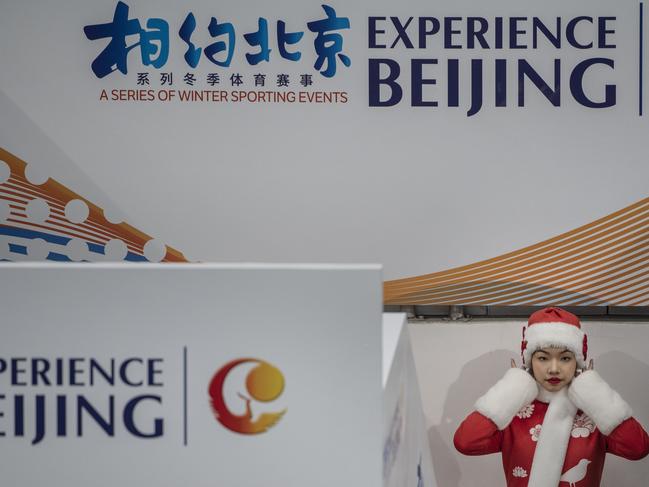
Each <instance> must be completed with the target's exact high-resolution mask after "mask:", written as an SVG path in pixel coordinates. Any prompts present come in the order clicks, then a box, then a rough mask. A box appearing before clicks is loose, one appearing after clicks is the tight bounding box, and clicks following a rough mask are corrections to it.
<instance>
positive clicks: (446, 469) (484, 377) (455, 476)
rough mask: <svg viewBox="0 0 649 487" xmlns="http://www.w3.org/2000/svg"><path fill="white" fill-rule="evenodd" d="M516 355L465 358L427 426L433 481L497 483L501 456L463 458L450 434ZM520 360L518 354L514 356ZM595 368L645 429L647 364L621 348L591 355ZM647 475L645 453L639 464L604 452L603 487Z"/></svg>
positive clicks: (447, 485)
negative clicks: (438, 411)
mask: <svg viewBox="0 0 649 487" xmlns="http://www.w3.org/2000/svg"><path fill="white" fill-rule="evenodd" d="M512 358H514V357H513V356H512V353H511V352H510V351H508V350H496V351H494V352H490V353H487V354H484V355H482V356H480V357H478V358H476V359H475V360H472V361H470V362H468V363H467V364H466V365H465V366H464V367H463V368H462V370H461V372H460V376H459V378H458V380H456V381H455V382H454V383H453V384H451V386H450V387H449V389H448V394H447V396H446V401H445V402H444V409H443V414H442V419H441V422H440V424H437V425H434V426H432V427H431V428H429V429H428V439H429V441H430V446H431V451H432V457H433V458H432V461H433V466H434V468H435V478H436V480H437V484H438V485H440V486H444V487H475V486H476V485H484V486H487V487H500V486H502V485H503V484H504V474H503V471H502V463H501V457H500V454H492V455H484V456H476V457H467V456H464V455H462V454H460V453H459V452H457V451H456V450H455V447H454V446H453V435H454V434H455V430H456V429H457V427H458V426H459V425H460V423H461V422H462V421H463V420H464V418H465V417H466V416H467V415H468V414H469V413H470V412H471V411H473V404H474V403H475V401H476V400H477V399H478V398H479V397H480V396H481V395H482V394H484V393H485V392H486V391H487V389H489V387H491V386H492V385H493V384H495V383H496V381H498V379H500V378H501V377H502V376H503V374H504V373H505V372H506V371H507V369H508V367H509V362H510V360H511V359H512ZM516 359H517V363H520V359H519V357H516ZM595 368H596V369H597V370H598V372H599V373H600V374H601V375H602V377H603V378H604V380H606V381H607V382H608V383H609V384H610V385H611V386H612V387H613V388H614V389H616V390H617V391H618V392H619V393H620V395H621V396H622V397H623V398H624V399H625V400H626V401H627V402H628V403H629V404H630V405H631V408H632V409H633V411H634V416H635V417H636V419H637V420H638V421H640V423H641V424H642V425H643V426H644V427H645V429H647V427H649V365H647V364H646V363H643V362H640V361H639V360H636V359H634V358H633V357H631V356H630V355H627V354H625V353H622V352H609V353H605V354H603V355H601V356H598V357H596V358H595ZM647 478H649V457H648V458H645V459H644V460H641V461H639V462H631V461H629V460H626V459H623V458H619V457H616V456H614V455H608V456H607V459H606V465H605V467H604V476H603V478H602V485H616V486H617V487H638V486H639V485H646V479H647Z"/></svg>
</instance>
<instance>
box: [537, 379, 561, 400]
mask: <svg viewBox="0 0 649 487" xmlns="http://www.w3.org/2000/svg"><path fill="white" fill-rule="evenodd" d="M537 387H538V388H539V393H538V394H537V396H536V399H537V400H539V401H541V402H544V403H546V404H548V403H550V402H551V401H552V399H553V398H554V396H556V395H557V393H558V392H559V391H556V392H552V391H548V390H547V389H544V388H543V386H541V384H538V383H537Z"/></svg>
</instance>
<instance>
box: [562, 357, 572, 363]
mask: <svg viewBox="0 0 649 487" xmlns="http://www.w3.org/2000/svg"><path fill="white" fill-rule="evenodd" d="M561 360H563V361H564V362H570V361H571V360H572V357H561Z"/></svg>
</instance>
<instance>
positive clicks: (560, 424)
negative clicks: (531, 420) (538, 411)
mask: <svg viewBox="0 0 649 487" xmlns="http://www.w3.org/2000/svg"><path fill="white" fill-rule="evenodd" d="M537 399H538V400H539V401H543V402H548V403H549V406H548V410H547V411H546V413H545V417H544V418H543V425H542V426H541V434H540V436H539V441H538V443H537V445H536V450H534V459H533V460H532V471H531V472H530V481H529V483H528V484H527V485H528V487H557V485H559V478H560V477H561V471H562V469H563V463H564V461H565V458H566V450H567V449H568V441H569V440H570V432H571V431H572V422H573V419H574V417H575V414H576V413H577V407H576V406H575V405H574V404H573V403H572V402H571V401H570V399H569V398H568V388H567V387H564V388H563V389H561V390H560V391H558V392H549V391H546V390H545V389H543V388H542V387H540V386H539V394H538V396H537Z"/></svg>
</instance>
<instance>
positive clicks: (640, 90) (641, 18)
mask: <svg viewBox="0 0 649 487" xmlns="http://www.w3.org/2000/svg"><path fill="white" fill-rule="evenodd" d="M643 6H644V5H643V2H640V9H639V19H638V22H639V28H640V34H639V36H638V44H639V45H638V48H639V49H638V116H640V117H642V94H643V86H642V84H643V79H642V70H643V67H642V61H643V59H642V58H643V52H642V51H643V49H642V48H643V44H644V40H643V30H642V27H643V24H644V22H643V21H644V12H643Z"/></svg>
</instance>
